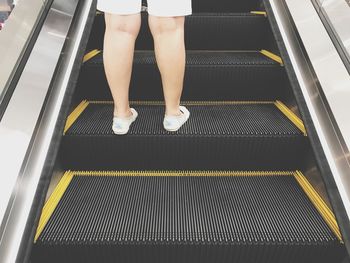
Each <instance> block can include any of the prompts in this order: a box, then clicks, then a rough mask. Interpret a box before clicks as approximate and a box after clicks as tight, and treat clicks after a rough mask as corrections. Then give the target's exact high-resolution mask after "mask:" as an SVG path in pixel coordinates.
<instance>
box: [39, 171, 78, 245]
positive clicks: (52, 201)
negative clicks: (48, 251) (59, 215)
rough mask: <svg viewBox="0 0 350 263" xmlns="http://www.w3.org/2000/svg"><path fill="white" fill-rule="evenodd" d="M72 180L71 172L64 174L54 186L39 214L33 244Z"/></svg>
mask: <svg viewBox="0 0 350 263" xmlns="http://www.w3.org/2000/svg"><path fill="white" fill-rule="evenodd" d="M72 178H73V173H72V172H71V171H67V172H65V173H64V175H63V177H62V178H61V180H60V181H59V183H58V185H57V186H56V188H55V190H54V191H53V193H52V194H51V196H50V197H49V199H48V200H47V202H46V203H45V205H44V207H43V210H42V213H41V217H40V220H39V225H38V228H37V231H36V234H35V237H34V242H36V241H37V240H38V238H39V236H40V234H41V233H42V231H43V230H44V228H45V226H46V224H47V222H48V221H49V219H50V217H51V215H52V213H53V212H54V211H55V209H56V207H57V205H58V203H59V201H60V200H61V198H62V196H63V194H64V193H65V191H66V190H67V187H68V185H69V184H70V182H71V180H72Z"/></svg>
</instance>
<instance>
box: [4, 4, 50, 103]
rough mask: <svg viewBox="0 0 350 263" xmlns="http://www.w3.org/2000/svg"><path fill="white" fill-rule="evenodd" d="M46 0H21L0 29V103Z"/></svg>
mask: <svg viewBox="0 0 350 263" xmlns="http://www.w3.org/2000/svg"><path fill="white" fill-rule="evenodd" d="M45 4H46V1H43V0H23V1H20V2H19V3H18V5H17V6H16V7H15V9H14V10H13V11H12V13H11V15H10V17H9V19H8V20H7V21H6V26H5V27H4V28H3V29H2V30H1V31H0V57H1V60H0V105H1V103H2V100H3V97H4V95H5V92H6V90H7V88H8V84H9V81H11V79H12V77H13V74H14V72H15V70H16V68H17V64H18V62H19V61H20V59H21V58H22V55H23V52H24V50H25V48H26V47H27V45H28V41H29V40H30V37H31V35H32V33H33V30H34V28H35V26H36V23H37V20H38V18H39V17H40V14H41V12H42V11H43V9H44V6H45Z"/></svg>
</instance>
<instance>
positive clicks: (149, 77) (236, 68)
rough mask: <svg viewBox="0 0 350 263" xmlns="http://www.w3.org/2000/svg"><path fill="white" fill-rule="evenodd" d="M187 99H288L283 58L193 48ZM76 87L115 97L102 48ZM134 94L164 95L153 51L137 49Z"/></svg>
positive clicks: (86, 93)
mask: <svg viewBox="0 0 350 263" xmlns="http://www.w3.org/2000/svg"><path fill="white" fill-rule="evenodd" d="M186 64H187V65H186V74H185V81H184V91H183V96H182V99H183V100H227V99H230V100H276V99H284V98H285V97H286V92H287V88H288V87H289V86H288V80H287V76H286V73H285V70H284V67H282V66H281V65H280V64H279V63H277V62H275V61H273V60H271V59H270V58H268V57H266V56H264V55H263V54H261V53H260V52H234V51H188V52H187V58H186ZM77 90H78V91H77V92H78V93H79V94H80V96H81V98H82V99H91V100H110V99H111V98H112V97H111V94H110V91H109V88H108V84H107V80H106V77H105V72H104V68H103V59H102V54H101V53H100V54H98V55H97V56H95V57H93V58H92V59H90V60H89V61H87V62H86V63H85V64H84V66H83V68H82V71H81V74H80V79H79V85H78V87H77ZM130 98H131V99H132V100H162V99H163V93H162V88H161V79H160V74H159V71H158V68H157V65H156V61H155V57H154V52H153V51H137V52H135V57H134V67H133V75H132V79H131V84H130Z"/></svg>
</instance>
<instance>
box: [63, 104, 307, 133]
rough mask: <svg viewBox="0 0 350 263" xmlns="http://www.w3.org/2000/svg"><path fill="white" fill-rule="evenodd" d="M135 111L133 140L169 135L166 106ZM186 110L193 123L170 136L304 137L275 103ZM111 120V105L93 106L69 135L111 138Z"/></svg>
mask: <svg viewBox="0 0 350 263" xmlns="http://www.w3.org/2000/svg"><path fill="white" fill-rule="evenodd" d="M141 103H142V102H141ZM185 104H186V103H185ZM134 107H135V109H136V110H137V111H138V113H139V118H138V119H137V121H136V122H135V123H134V124H133V125H132V126H131V128H130V131H129V135H130V136H133V135H135V136H141V135H145V136H147V135H150V136H156V135H167V134H169V132H167V131H165V130H164V129H163V127H162V120H163V116H164V106H160V105H136V106H134ZM187 108H188V109H189V111H190V112H191V117H190V119H189V120H188V122H187V123H186V124H185V125H184V126H183V127H182V128H181V129H180V130H179V131H178V132H176V133H171V136H234V137H236V136H302V133H301V131H300V130H299V129H298V128H297V127H296V126H295V125H294V124H293V123H292V122H291V121H290V120H289V119H288V118H286V116H285V115H284V114H283V113H282V112H281V111H280V110H279V109H278V108H277V107H276V106H275V105H274V104H273V103H266V104H265V103H256V104H251V103H247V104H244V103H243V104H241V103H239V104H233V105H196V106H187ZM112 116H113V105H112V104H111V103H90V104H89V105H88V106H87V108H86V109H85V111H84V112H83V113H82V114H81V115H80V117H79V118H78V119H77V121H76V122H75V123H74V124H73V125H72V127H71V128H70V129H69V130H68V131H67V133H66V135H68V136H69V135H96V134H100V135H112V131H111V124H112Z"/></svg>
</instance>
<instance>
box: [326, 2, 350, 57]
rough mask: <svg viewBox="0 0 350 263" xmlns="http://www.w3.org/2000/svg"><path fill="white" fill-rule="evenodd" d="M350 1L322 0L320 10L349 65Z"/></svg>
mask: <svg viewBox="0 0 350 263" xmlns="http://www.w3.org/2000/svg"><path fill="white" fill-rule="evenodd" d="M349 2H350V0H348V1H345V0H324V1H323V2H322V4H321V6H320V10H321V11H322V12H323V14H324V15H325V16H326V17H327V20H328V22H329V24H330V28H331V29H332V30H333V33H334V35H335V36H336V38H337V39H336V40H337V41H338V42H339V45H340V46H341V48H342V49H343V50H344V53H345V55H346V57H347V60H348V62H349V63H350V4H349Z"/></svg>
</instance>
